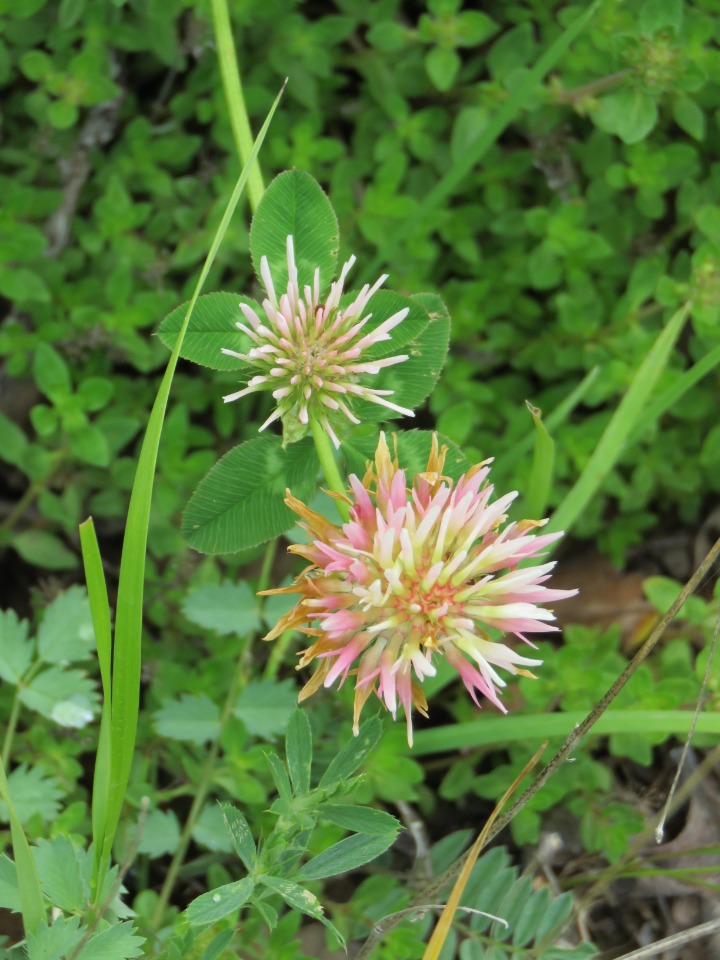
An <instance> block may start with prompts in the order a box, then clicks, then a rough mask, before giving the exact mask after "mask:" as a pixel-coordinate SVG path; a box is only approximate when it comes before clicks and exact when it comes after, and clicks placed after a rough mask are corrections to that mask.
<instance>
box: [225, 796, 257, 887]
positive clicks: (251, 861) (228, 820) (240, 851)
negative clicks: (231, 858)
mask: <svg viewBox="0 0 720 960" xmlns="http://www.w3.org/2000/svg"><path fill="white" fill-rule="evenodd" d="M221 810H222V815H223V819H224V821H225V826H226V827H227V830H228V833H229V834H230V840H231V842H232V845H233V847H234V848H235V853H237V855H238V856H239V857H240V859H241V860H242V862H243V863H244V864H245V868H246V869H247V870H248V871H251V870H252V869H253V867H254V866H255V861H256V859H257V850H256V848H255V840H254V839H253V835H252V831H251V830H250V824H249V823H248V822H247V820H246V819H245V816H244V814H242V813H241V812H240V811H239V810H238V809H236V808H235V807H233V806H232V804H230V803H223V804H222V805H221Z"/></svg>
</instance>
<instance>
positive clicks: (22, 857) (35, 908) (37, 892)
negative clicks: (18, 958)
mask: <svg viewBox="0 0 720 960" xmlns="http://www.w3.org/2000/svg"><path fill="white" fill-rule="evenodd" d="M0 797H1V798H2V800H3V803H4V804H5V806H6V807H7V809H8V820H9V821H10V834H11V837H12V847H13V857H14V858H15V870H16V871H17V880H18V893H19V894H20V911H21V913H22V919H23V928H24V930H25V934H26V935H27V934H29V933H35V932H36V931H37V930H39V928H40V925H41V924H43V923H45V902H44V900H43V895H42V889H41V887H40V880H39V879H38V875H37V870H36V869H35V861H34V860H33V855H32V851H31V850H30V844H29V843H28V840H27V837H26V836H25V831H24V830H23V828H22V824H21V823H20V818H19V817H18V815H17V812H16V810H15V807H14V805H13V802H12V797H11V796H10V787H9V785H8V782H7V777H6V776H5V766H4V765H3V762H2V760H0Z"/></svg>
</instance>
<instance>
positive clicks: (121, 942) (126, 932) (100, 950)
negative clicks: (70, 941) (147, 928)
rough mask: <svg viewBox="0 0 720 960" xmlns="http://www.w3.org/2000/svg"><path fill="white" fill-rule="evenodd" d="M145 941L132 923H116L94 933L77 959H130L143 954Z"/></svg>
mask: <svg viewBox="0 0 720 960" xmlns="http://www.w3.org/2000/svg"><path fill="white" fill-rule="evenodd" d="M144 943H145V937H141V936H138V934H137V932H136V930H135V927H134V926H133V925H132V923H127V922H126V923H114V924H112V926H108V927H106V929H105V930H100V931H99V932H98V933H94V934H93V935H92V936H91V937H90V939H89V940H88V942H87V943H86V944H85V946H84V947H83V948H82V950H81V951H80V952H79V953H78V955H77V958H76V960H130V958H132V957H141V956H142V955H143V952H144V951H143V944H144Z"/></svg>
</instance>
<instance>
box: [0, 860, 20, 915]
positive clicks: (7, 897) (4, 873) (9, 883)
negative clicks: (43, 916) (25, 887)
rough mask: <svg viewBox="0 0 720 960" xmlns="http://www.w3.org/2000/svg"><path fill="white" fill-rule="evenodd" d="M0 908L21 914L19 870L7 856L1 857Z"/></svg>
mask: <svg viewBox="0 0 720 960" xmlns="http://www.w3.org/2000/svg"><path fill="white" fill-rule="evenodd" d="M0 907H2V908H3V909H5V910H12V911H13V912H14V913H19V912H20V890H19V888H18V880H17V870H16V869H15V864H14V863H13V862H12V860H11V859H10V858H9V857H7V856H6V855H5V854H2V856H0Z"/></svg>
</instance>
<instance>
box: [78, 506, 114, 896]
mask: <svg viewBox="0 0 720 960" xmlns="http://www.w3.org/2000/svg"><path fill="white" fill-rule="evenodd" d="M80 549H81V550H82V557H83V566H84V568H85V582H86V584H87V590H88V598H89V600H90V614H91V616H92V622H93V630H94V631H95V644H96V646H97V653H98V663H99V665H100V679H101V682H102V690H103V708H102V716H101V718H100V734H99V737H98V748H97V753H96V756H95V772H94V775H93V792H92V811H91V819H92V838H93V849H94V851H95V865H94V870H93V890H94V889H95V888H96V886H97V883H98V871H99V869H100V860H101V856H102V850H103V841H104V837H105V825H106V823H107V817H108V802H109V798H110V769H111V738H110V723H111V717H112V683H111V677H112V625H111V621H110V601H109V600H108V592H107V584H106V582H105V573H104V571H103V566H102V558H101V556H100V547H99V546H98V541H97V535H96V533H95V525H94V524H93V521H92V517H89V518H88V519H87V520H85V521H84V522H83V523H81V524H80Z"/></svg>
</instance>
